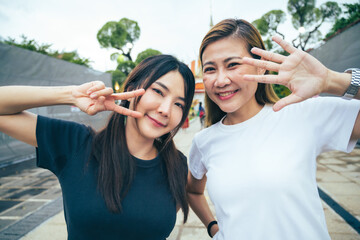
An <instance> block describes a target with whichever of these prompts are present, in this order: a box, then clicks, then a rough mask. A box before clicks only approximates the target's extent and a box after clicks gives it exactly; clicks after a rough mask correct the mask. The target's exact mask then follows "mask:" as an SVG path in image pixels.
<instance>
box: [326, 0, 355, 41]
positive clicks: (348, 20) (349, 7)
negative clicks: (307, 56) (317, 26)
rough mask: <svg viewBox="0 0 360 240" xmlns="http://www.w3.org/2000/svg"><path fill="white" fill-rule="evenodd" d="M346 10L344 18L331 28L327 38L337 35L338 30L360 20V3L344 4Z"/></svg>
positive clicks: (337, 20)
mask: <svg viewBox="0 0 360 240" xmlns="http://www.w3.org/2000/svg"><path fill="white" fill-rule="evenodd" d="M343 6H344V8H345V10H344V11H343V12H344V16H343V17H341V18H338V19H336V21H335V24H334V26H333V27H332V28H331V30H330V31H329V33H328V34H326V36H325V38H328V37H330V36H332V35H333V34H335V33H336V32H337V31H338V30H340V29H343V28H345V27H347V26H348V25H350V24H352V23H354V22H356V21H359V20H360V3H354V4H347V3H345V4H343Z"/></svg>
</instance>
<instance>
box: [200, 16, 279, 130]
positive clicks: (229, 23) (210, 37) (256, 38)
mask: <svg viewBox="0 0 360 240" xmlns="http://www.w3.org/2000/svg"><path fill="white" fill-rule="evenodd" d="M228 37H233V38H238V39H239V40H242V41H243V42H244V43H245V44H246V48H247V50H248V52H249V54H250V55H251V56H252V57H253V58H256V59H260V57H259V56H257V55H255V54H252V53H251V51H250V50H251V48H253V47H257V48H261V49H264V50H265V45H264V42H263V41H262V39H261V36H260V33H259V32H258V30H257V29H256V28H255V27H254V26H253V25H251V24H250V23H249V22H247V21H245V20H242V19H225V20H222V21H221V22H219V23H218V24H216V25H215V26H214V27H212V28H211V29H210V31H209V32H208V33H207V34H206V35H205V37H204V38H203V40H202V42H201V46H200V51H199V56H200V61H201V64H202V63H203V62H202V55H203V53H204V51H205V49H206V47H207V46H208V45H209V44H211V43H214V42H217V41H219V40H221V39H224V38H228ZM265 74H268V71H266V72H265ZM255 99H256V101H257V102H258V103H259V104H260V105H265V104H266V103H275V102H276V101H277V100H279V98H278V96H277V95H276V94H275V92H274V89H273V88H272V85H271V84H265V83H259V84H258V88H257V90H256V92H255ZM205 109H206V118H205V125H206V126H207V127H208V126H211V125H213V124H214V123H217V122H218V121H220V120H221V118H222V117H224V116H225V115H226V113H225V112H223V111H222V110H221V109H220V108H219V106H218V105H216V103H214V102H213V101H212V100H211V99H210V98H209V96H208V95H207V93H205Z"/></svg>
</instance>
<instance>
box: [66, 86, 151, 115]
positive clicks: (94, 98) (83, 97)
mask: <svg viewBox="0 0 360 240" xmlns="http://www.w3.org/2000/svg"><path fill="white" fill-rule="evenodd" d="M113 92H114V91H113V89H112V88H109V87H105V85H104V83H103V82H101V81H93V82H88V83H84V84H82V85H80V86H75V87H74V88H73V90H72V95H73V97H74V98H75V103H74V104H75V105H76V106H77V107H78V108H80V110H81V111H83V112H85V113H87V114H89V115H95V114H96V113H98V112H102V111H114V112H117V113H120V114H122V115H127V116H131V117H134V118H139V117H142V113H140V112H137V111H133V110H130V109H127V108H124V107H121V106H119V105H117V104H116V103H115V100H127V99H129V98H133V97H137V96H141V95H142V94H144V93H145V90H144V89H138V90H135V91H131V92H123V93H113Z"/></svg>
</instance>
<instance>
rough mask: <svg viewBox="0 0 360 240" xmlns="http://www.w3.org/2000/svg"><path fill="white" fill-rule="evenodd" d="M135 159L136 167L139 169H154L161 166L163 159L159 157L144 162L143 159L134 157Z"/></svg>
mask: <svg viewBox="0 0 360 240" xmlns="http://www.w3.org/2000/svg"><path fill="white" fill-rule="evenodd" d="M133 158H135V161H136V165H137V166H138V167H144V168H149V167H154V166H156V165H158V164H160V162H161V157H160V156H159V155H157V156H156V157H155V158H153V159H150V160H143V159H140V158H137V157H135V156H133Z"/></svg>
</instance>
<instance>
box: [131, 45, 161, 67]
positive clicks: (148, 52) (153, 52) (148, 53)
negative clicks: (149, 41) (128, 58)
mask: <svg viewBox="0 0 360 240" xmlns="http://www.w3.org/2000/svg"><path fill="white" fill-rule="evenodd" d="M159 54H161V52H160V51H158V50H155V49H152V48H148V49H146V50H144V51H142V52H141V53H139V54H138V55H137V57H136V60H135V64H136V65H138V64H139V63H140V62H141V61H142V60H144V59H145V58H148V57H151V56H155V55H159Z"/></svg>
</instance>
